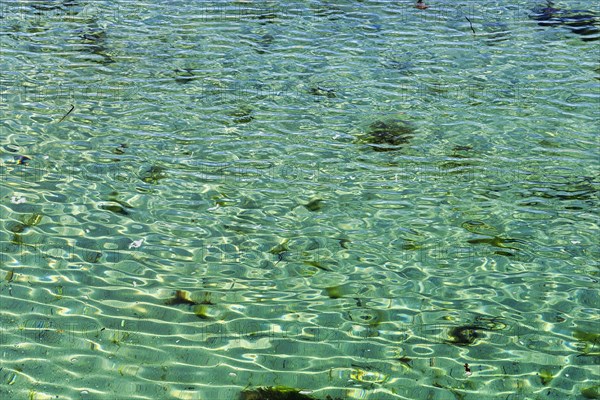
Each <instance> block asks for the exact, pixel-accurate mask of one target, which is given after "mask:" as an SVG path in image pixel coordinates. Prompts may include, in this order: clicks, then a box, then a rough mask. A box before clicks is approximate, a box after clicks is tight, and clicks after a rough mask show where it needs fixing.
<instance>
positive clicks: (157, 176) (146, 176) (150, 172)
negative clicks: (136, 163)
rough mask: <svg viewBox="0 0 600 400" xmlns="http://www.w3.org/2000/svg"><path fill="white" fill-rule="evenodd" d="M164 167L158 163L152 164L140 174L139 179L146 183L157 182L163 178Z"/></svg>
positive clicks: (164, 175)
mask: <svg viewBox="0 0 600 400" xmlns="http://www.w3.org/2000/svg"><path fill="white" fill-rule="evenodd" d="M165 177H166V174H165V169H164V168H163V167H160V166H158V165H153V166H151V167H150V168H148V169H147V170H145V171H144V172H142V174H141V175H140V179H141V180H142V181H144V182H146V183H151V184H157V183H158V181H160V180H161V179H163V178H165Z"/></svg>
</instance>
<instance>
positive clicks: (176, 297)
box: [165, 290, 214, 319]
mask: <svg viewBox="0 0 600 400" xmlns="http://www.w3.org/2000/svg"><path fill="white" fill-rule="evenodd" d="M210 298H211V293H209V292H207V293H204V299H203V300H202V301H196V300H193V299H192V298H191V294H190V292H188V291H185V290H176V291H175V293H174V294H173V297H171V298H170V299H168V300H166V301H165V304H166V305H168V306H178V305H182V304H184V305H186V306H190V307H192V310H193V312H194V314H195V315H196V316H197V317H198V318H200V319H209V318H210V315H209V311H210V310H209V307H208V306H212V305H214V303H213V302H211V301H210Z"/></svg>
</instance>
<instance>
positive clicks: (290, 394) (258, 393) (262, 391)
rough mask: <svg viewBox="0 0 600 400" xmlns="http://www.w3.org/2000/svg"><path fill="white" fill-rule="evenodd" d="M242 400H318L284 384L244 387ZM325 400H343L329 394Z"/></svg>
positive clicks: (241, 395)
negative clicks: (253, 387)
mask: <svg viewBox="0 0 600 400" xmlns="http://www.w3.org/2000/svg"><path fill="white" fill-rule="evenodd" d="M240 400H317V399H316V398H315V397H311V396H309V395H306V394H304V393H302V392H301V391H300V390H298V389H293V388H289V387H284V386H274V387H259V388H255V389H244V390H242V393H241V394H240ZM325 400H341V399H340V398H337V397H336V398H335V399H334V398H333V397H331V396H329V395H327V397H326V398H325Z"/></svg>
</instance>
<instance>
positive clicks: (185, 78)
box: [173, 68, 198, 84]
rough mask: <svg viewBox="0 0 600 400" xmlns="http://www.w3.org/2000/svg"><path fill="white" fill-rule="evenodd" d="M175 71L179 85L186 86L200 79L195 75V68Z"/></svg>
mask: <svg viewBox="0 0 600 400" xmlns="http://www.w3.org/2000/svg"><path fill="white" fill-rule="evenodd" d="M173 71H174V72H175V82H177V83H181V84H186V83H190V82H192V81H194V80H196V79H198V77H197V76H196V75H195V74H194V69H193V68H176V69H175V70H173Z"/></svg>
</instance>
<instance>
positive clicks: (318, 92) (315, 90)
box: [309, 86, 337, 99]
mask: <svg viewBox="0 0 600 400" xmlns="http://www.w3.org/2000/svg"><path fill="white" fill-rule="evenodd" d="M309 93H310V94H312V95H313V96H325V97H329V98H330V99H333V98H336V97H337V96H336V94H335V89H328V88H324V87H321V86H314V87H311V88H310V89H309Z"/></svg>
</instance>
